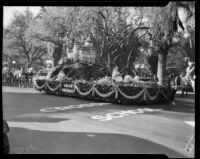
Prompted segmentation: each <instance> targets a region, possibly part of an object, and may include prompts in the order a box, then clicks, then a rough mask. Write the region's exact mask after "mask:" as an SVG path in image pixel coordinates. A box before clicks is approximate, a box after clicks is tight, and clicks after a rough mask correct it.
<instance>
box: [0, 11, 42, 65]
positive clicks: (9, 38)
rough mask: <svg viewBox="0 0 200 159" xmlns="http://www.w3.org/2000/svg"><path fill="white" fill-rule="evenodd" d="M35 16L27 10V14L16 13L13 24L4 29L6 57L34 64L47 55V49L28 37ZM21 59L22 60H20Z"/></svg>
mask: <svg viewBox="0 0 200 159" xmlns="http://www.w3.org/2000/svg"><path fill="white" fill-rule="evenodd" d="M32 19H33V14H32V13H31V12H29V10H28V9H27V10H26V12H25V14H22V13H16V14H15V17H14V20H13V21H12V23H11V24H10V25H9V26H8V27H7V28H5V29H4V38H3V48H4V49H3V50H4V56H7V57H10V58H15V60H17V58H18V60H17V61H19V62H20V63H22V64H24V63H27V64H32V63H33V62H34V61H36V60H37V59H40V58H41V57H42V56H43V55H45V54H46V48H45V47H44V46H42V45H35V43H34V42H33V41H32V40H31V39H30V38H29V37H28V36H27V35H26V30H27V29H28V28H29V22H30V21H31V20H32ZM19 59H20V60H19Z"/></svg>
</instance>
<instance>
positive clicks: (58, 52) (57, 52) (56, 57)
mask: <svg viewBox="0 0 200 159" xmlns="http://www.w3.org/2000/svg"><path fill="white" fill-rule="evenodd" d="M61 56H62V45H56V46H55V48H54V51H53V67H56V66H57V65H58V63H59V60H60V58H61Z"/></svg>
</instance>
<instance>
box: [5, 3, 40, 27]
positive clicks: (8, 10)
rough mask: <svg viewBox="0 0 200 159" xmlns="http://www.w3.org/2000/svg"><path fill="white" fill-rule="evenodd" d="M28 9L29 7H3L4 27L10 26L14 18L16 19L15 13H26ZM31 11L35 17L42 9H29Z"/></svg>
mask: <svg viewBox="0 0 200 159" xmlns="http://www.w3.org/2000/svg"><path fill="white" fill-rule="evenodd" d="M26 7H27V6H16V7H15V6H4V7H3V26H4V27H6V26H8V25H9V24H10V23H11V21H12V19H13V17H14V12H16V11H17V12H22V13H23V12H24V11H25V10H26ZM29 10H30V11H31V12H33V14H34V15H36V14H37V13H38V12H39V10H40V7H36V6H35V7H29Z"/></svg>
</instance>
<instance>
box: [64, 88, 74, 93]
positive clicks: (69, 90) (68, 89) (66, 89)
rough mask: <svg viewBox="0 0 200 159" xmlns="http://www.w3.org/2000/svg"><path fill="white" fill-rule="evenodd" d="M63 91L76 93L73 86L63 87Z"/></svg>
mask: <svg viewBox="0 0 200 159" xmlns="http://www.w3.org/2000/svg"><path fill="white" fill-rule="evenodd" d="M62 92H66V93H75V90H74V89H71V88H62Z"/></svg>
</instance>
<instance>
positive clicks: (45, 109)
mask: <svg viewBox="0 0 200 159" xmlns="http://www.w3.org/2000/svg"><path fill="white" fill-rule="evenodd" d="M108 104H110V103H88V104H79V105H70V106H60V107H51V108H42V109H40V111H41V112H56V111H59V110H60V111H62V110H70V109H80V108H84V107H94V106H102V105H108Z"/></svg>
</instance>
